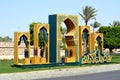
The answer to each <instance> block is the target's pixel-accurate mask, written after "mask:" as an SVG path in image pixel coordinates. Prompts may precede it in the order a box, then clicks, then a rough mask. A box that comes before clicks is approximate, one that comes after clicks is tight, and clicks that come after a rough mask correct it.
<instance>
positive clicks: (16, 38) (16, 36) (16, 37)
mask: <svg viewBox="0 0 120 80" xmlns="http://www.w3.org/2000/svg"><path fill="white" fill-rule="evenodd" d="M23 35H24V36H25V37H26V38H27V42H28V43H27V45H28V46H27V50H28V58H24V59H23V60H22V64H30V33H29V32H14V64H15V65H18V64H19V62H18V42H19V40H20V38H21V37H22V36H23Z"/></svg>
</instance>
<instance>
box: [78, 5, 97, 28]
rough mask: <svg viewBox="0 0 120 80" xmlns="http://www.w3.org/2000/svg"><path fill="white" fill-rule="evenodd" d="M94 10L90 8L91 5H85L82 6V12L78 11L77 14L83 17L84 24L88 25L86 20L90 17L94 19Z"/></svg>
mask: <svg viewBox="0 0 120 80" xmlns="http://www.w3.org/2000/svg"><path fill="white" fill-rule="evenodd" d="M96 12H97V11H96V10H95V8H92V7H91V6H85V7H84V8H83V14H81V13H79V15H80V16H81V17H82V18H83V20H84V21H85V25H86V26H87V25H88V21H89V20H91V19H95V16H96Z"/></svg>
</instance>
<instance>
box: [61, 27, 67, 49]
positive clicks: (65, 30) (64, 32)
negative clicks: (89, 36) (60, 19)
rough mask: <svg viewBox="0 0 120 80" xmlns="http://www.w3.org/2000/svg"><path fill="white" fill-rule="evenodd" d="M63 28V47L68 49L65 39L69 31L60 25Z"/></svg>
mask: <svg viewBox="0 0 120 80" xmlns="http://www.w3.org/2000/svg"><path fill="white" fill-rule="evenodd" d="M60 30H61V34H62V43H63V46H62V47H63V49H66V40H65V34H66V32H67V29H66V28H62V26H61V27H60Z"/></svg>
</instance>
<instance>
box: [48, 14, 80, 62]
mask: <svg viewBox="0 0 120 80" xmlns="http://www.w3.org/2000/svg"><path fill="white" fill-rule="evenodd" d="M62 22H64V23H65V25H66V28H67V33H66V35H65V39H66V44H67V50H68V55H66V56H65V62H66V63H67V62H79V58H78V52H79V48H78V39H79V36H78V35H79V34H78V33H79V30H78V16H74V15H63V14H55V15H49V24H50V36H51V38H50V53H51V54H50V62H51V63H61V57H60V46H61V44H62V34H61V32H60V27H61V24H62Z"/></svg>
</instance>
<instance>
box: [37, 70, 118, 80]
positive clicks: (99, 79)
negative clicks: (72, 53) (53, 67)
mask: <svg viewBox="0 0 120 80" xmlns="http://www.w3.org/2000/svg"><path fill="white" fill-rule="evenodd" d="M36 80H120V70H118V71H110V72H103V73H95V74H88V75H77V76H69V77H59V78H49V79H36Z"/></svg>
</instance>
